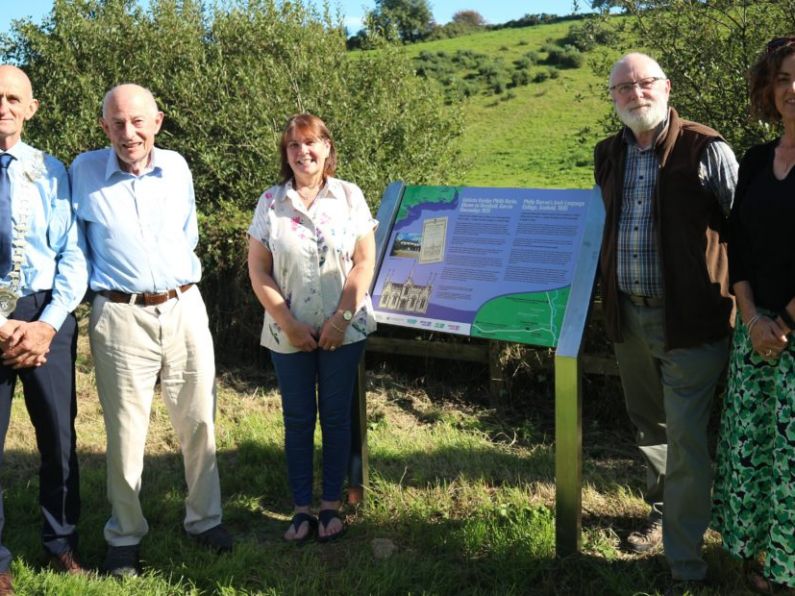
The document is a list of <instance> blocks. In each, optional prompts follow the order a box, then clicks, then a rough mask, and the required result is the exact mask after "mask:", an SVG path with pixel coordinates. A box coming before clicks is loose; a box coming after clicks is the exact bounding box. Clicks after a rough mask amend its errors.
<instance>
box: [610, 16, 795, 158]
mask: <svg viewBox="0 0 795 596" xmlns="http://www.w3.org/2000/svg"><path fill="white" fill-rule="evenodd" d="M615 4H617V5H619V6H620V7H621V8H622V9H623V10H624V11H625V12H626V13H627V14H629V15H630V23H631V25H632V29H633V36H632V37H633V38H634V39H635V40H638V42H639V43H640V45H641V46H642V47H644V48H646V51H648V53H649V54H650V55H652V56H653V57H654V58H655V59H657V60H658V61H659V62H660V64H661V66H662V67H663V69H664V70H665V73H666V74H667V75H668V77H669V78H670V79H671V83H672V94H671V103H672V105H674V106H676V108H677V110H678V111H679V112H680V113H681V114H682V115H683V116H684V117H686V118H690V119H693V120H697V121H699V122H703V123H704V124H707V125H709V126H712V127H713V128H715V129H716V130H718V131H719V132H720V133H721V134H723V135H724V136H725V137H726V139H727V140H728V141H729V142H730V143H731V144H732V146H733V147H734V149H735V151H736V152H737V153H738V154H742V153H743V152H744V151H745V149H747V148H748V147H749V146H750V145H752V144H755V143H758V142H760V141H762V140H766V139H770V138H772V137H774V136H775V135H776V134H777V131H776V130H775V127H771V126H770V125H768V124H766V123H763V122H759V121H756V120H753V119H752V118H750V117H749V109H748V90H747V80H746V73H747V72H748V69H749V67H750V66H751V64H753V62H754V61H755V60H756V59H757V57H758V56H759V54H760V52H761V51H762V50H763V49H764V47H765V43H766V42H767V41H768V40H769V39H770V38H771V37H774V36H776V35H784V34H787V33H789V32H791V31H793V30H795V0H779V1H775V2H774V1H763V2H758V1H752V0H714V1H710V2H703V1H700V0H645V1H640V0H619V1H618V2H615ZM636 47H637V45H636V44H634V43H633V44H632V46H630V45H629V44H625V47H624V48H622V49H624V50H629V49H634V48H636ZM608 68H609V66H608V65H607V64H606V63H602V64H601V66H600V67H599V72H600V74H601V75H602V76H603V77H604V79H603V80H607V74H608Z"/></svg>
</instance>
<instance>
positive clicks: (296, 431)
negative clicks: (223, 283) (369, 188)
mask: <svg viewBox="0 0 795 596" xmlns="http://www.w3.org/2000/svg"><path fill="white" fill-rule="evenodd" d="M280 149H281V181H280V183H279V184H277V185H276V186H272V187H271V188H269V189H268V190H266V191H265V192H264V193H263V194H262V196H261V197H260V199H259V202H258V204H257V209H256V212H255V214H254V221H253V222H252V224H251V227H250V228H249V230H248V233H249V249H248V269H249V276H250V277H251V285H252V287H253V288H254V293H255V294H256V295H257V298H258V299H259V301H260V303H261V304H262V306H263V307H264V308H265V323H264V325H263V329H262V338H261V343H262V345H263V346H265V347H266V348H268V349H269V350H270V352H271V358H272V360H273V365H274V368H275V369H276V376H277V378H278V381H279V389H280V391H281V394H282V409H283V412H284V427H285V453H286V455H287V471H288V477H289V481H290V488H291V490H292V494H293V503H294V506H295V511H294V515H293V519H292V522H291V523H290V526H289V527H288V529H287V531H286V532H285V534H284V538H285V540H289V541H296V542H304V541H306V540H309V539H311V538H313V537H314V536H315V534H317V537H318V540H319V541H328V540H332V539H334V538H337V537H338V536H340V534H341V533H342V532H343V530H344V525H343V521H342V519H341V518H340V516H339V513H338V512H339V508H340V503H341V494H342V483H343V480H344V477H345V470H346V466H347V463H348V457H349V453H350V443H351V433H350V431H351V399H352V395H353V387H354V382H355V378H356V370H357V365H358V363H359V360H360V359H361V357H362V353H363V352H364V344H365V341H364V340H365V339H366V338H367V335H368V334H369V333H372V332H373V331H374V330H375V318H374V316H373V308H372V303H371V301H370V296H369V294H368V288H369V287H370V283H371V281H372V278H373V269H374V265H375V235H374V231H375V227H376V226H377V224H378V222H377V221H376V220H374V219H373V218H372V216H371V214H370V210H369V208H368V207H367V202H366V201H365V199H364V196H363V195H362V191H361V190H360V189H359V187H357V186H356V185H355V184H351V183H350V182H345V181H344V180H339V179H337V178H333V177H332V176H333V175H334V173H335V169H336V149H335V147H334V141H333V140H332V139H331V135H330V133H329V131H328V129H327V128H326V125H325V124H324V123H323V121H322V120H321V119H320V118H318V117H317V116H313V115H311V114H299V115H297V116H293V117H292V118H290V119H289V120H288V121H287V125H286V126H285V128H284V132H283V133H282V138H281V146H280ZM318 412H319V413H320V427H321V430H322V435H323V492H322V495H321V501H320V510H319V513H318V517H317V518H315V517H314V516H313V515H312V514H311V513H310V506H311V503H312V455H313V451H314V442H313V437H314V431H315V420H316V418H317V413H318ZM318 521H319V523H318Z"/></svg>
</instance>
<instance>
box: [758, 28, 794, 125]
mask: <svg viewBox="0 0 795 596" xmlns="http://www.w3.org/2000/svg"><path fill="white" fill-rule="evenodd" d="M771 44H772V42H771ZM769 47H770V46H768V48H766V49H765V51H764V52H763V53H762V55H761V56H759V58H757V60H756V62H755V63H754V65H753V66H752V67H751V70H750V71H749V72H748V82H749V93H750V99H751V113H752V114H753V115H754V116H756V117H757V118H759V119H761V120H764V121H766V122H773V123H775V122H780V121H781V114H779V112H778V110H777V109H776V101H775V98H774V87H775V84H776V75H777V74H778V71H779V70H780V69H781V63H782V62H784V59H785V58H787V57H788V56H791V55H792V54H795V45H793V43H784V44H782V45H781V46H779V47H776V48H774V49H772V50H770V49H769Z"/></svg>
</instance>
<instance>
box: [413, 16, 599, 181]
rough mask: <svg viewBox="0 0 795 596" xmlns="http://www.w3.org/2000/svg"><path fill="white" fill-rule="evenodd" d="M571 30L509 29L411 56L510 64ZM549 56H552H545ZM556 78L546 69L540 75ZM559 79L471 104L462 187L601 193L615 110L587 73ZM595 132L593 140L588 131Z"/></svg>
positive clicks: (428, 46)
mask: <svg viewBox="0 0 795 596" xmlns="http://www.w3.org/2000/svg"><path fill="white" fill-rule="evenodd" d="M569 26H570V24H569V23H558V24H554V25H544V26H539V27H529V28H524V29H504V30H500V31H489V32H484V33H477V34H474V35H469V36H465V37H459V38H454V39H445V40H440V41H433V42H425V43H419V44H414V45H412V46H409V47H408V48H407V52H408V53H409V54H410V55H412V56H416V55H418V54H419V53H420V52H422V51H429V52H447V53H454V52H455V51H457V50H472V51H475V52H481V53H485V54H489V55H491V56H496V57H499V58H501V59H503V60H504V62H505V63H507V64H510V63H511V62H512V61H513V60H516V59H517V58H519V57H521V56H522V54H524V53H525V52H527V51H529V50H537V51H538V50H539V49H540V48H541V47H542V46H543V45H544V44H545V43H547V42H548V41H553V42H554V41H556V40H558V39H560V38H562V37H564V36H565V34H566V32H567V31H568V28H569ZM542 56H544V54H542ZM540 70H548V67H547V66H545V65H543V64H540V65H537V66H535V67H533V70H532V72H537V71H540ZM559 72H560V77H559V78H558V79H548V80H546V81H544V82H542V83H530V84H529V85H527V86H524V87H516V88H513V89H511V90H510V92H511V93H512V94H514V95H515V97H512V98H510V99H507V100H504V99H502V97H501V96H500V95H489V96H476V97H472V98H470V99H469V100H467V101H465V102H464V119H465V132H464V135H463V138H462V140H461V145H460V148H461V151H462V175H461V179H460V184H464V185H471V186H505V187H531V188H590V187H591V186H593V155H592V153H593V146H594V144H595V143H596V141H597V140H598V139H599V138H600V137H601V135H600V133H599V131H598V125H597V122H598V120H599V119H600V118H601V117H603V116H604V115H605V114H607V113H608V112H609V111H610V109H612V107H611V104H610V101H609V96H608V94H607V91H606V90H604V85H603V84H602V81H600V80H599V79H598V78H597V77H596V76H595V75H594V74H593V72H592V70H591V69H590V68H589V67H588V66H587V65H585V66H583V67H581V68H578V69H562V70H560V71H559ZM585 129H590V130H589V131H587V132H584V133H583V131H584V130H585Z"/></svg>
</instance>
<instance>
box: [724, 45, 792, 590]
mask: <svg viewBox="0 0 795 596" xmlns="http://www.w3.org/2000/svg"><path fill="white" fill-rule="evenodd" d="M750 83H751V84H750V92H751V107H752V109H753V111H754V112H755V113H756V115H757V116H758V117H760V118H761V119H763V120H766V121H768V122H771V123H774V124H778V123H780V124H781V125H782V128H783V134H782V136H781V137H780V138H778V139H776V140H775V141H772V142H769V143H765V144H762V145H757V146H755V147H752V148H751V149H749V150H748V152H747V153H746V154H745V156H744V157H743V159H742V161H741V162H740V172H739V177H738V182H737V190H736V193H735V200H734V206H733V207H732V214H731V218H730V237H729V279H730V282H731V284H732V289H733V291H734V294H735V297H736V299H737V307H738V309H739V313H738V318H737V324H736V330H735V334H734V343H733V346H732V353H731V357H730V361H729V378H728V390H727V394H726V399H725V402H724V410H723V415H722V418H721V428H720V438H719V441H718V454H717V473H716V476H715V488H714V491H713V498H714V509H713V521H714V524H713V525H714V527H715V529H717V530H718V531H719V532H720V533H721V534H722V536H723V546H724V548H725V549H726V550H728V551H729V552H731V553H733V554H734V555H736V556H738V557H741V558H742V559H743V561H744V573H745V579H746V581H747V584H748V587H749V588H750V589H752V590H753V591H755V592H759V593H765V594H771V593H773V592H776V593H786V594H795V345H793V344H795V339H793V334H792V332H793V329H795V245H793V237H794V236H795V234H794V233H793V230H794V229H795V171H793V169H795V168H793V166H795V37H781V38H776V39H773V40H772V41H771V42H770V43H768V45H767V48H766V50H765V52H764V53H763V54H762V55H761V56H760V58H759V59H758V60H757V62H756V64H755V65H754V66H753V68H752V70H751V76H750Z"/></svg>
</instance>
